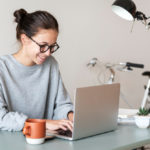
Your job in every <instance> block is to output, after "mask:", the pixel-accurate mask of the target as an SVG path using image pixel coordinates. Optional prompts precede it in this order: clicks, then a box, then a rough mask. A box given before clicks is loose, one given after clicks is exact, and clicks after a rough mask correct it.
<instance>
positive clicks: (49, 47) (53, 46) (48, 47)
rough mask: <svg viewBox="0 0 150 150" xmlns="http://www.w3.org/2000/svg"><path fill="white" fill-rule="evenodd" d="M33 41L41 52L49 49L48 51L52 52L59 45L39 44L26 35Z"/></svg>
mask: <svg viewBox="0 0 150 150" xmlns="http://www.w3.org/2000/svg"><path fill="white" fill-rule="evenodd" d="M28 37H29V38H30V39H31V40H32V41H33V42H34V43H36V44H37V45H38V46H39V47H40V52H41V53H45V52H46V51H48V50H49V49H50V53H51V54H52V53H54V52H56V51H57V50H58V49H59V45H58V44H57V43H54V44H52V45H50V46H49V45H48V44H43V45H41V44H39V43H38V42H36V41H35V40H33V39H32V37H30V36H28Z"/></svg>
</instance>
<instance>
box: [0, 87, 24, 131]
mask: <svg viewBox="0 0 150 150" xmlns="http://www.w3.org/2000/svg"><path fill="white" fill-rule="evenodd" d="M26 119H27V116H26V115H24V114H22V113H18V112H9V111H8V109H7V104H6V102H5V100H4V97H3V93H2V89H1V85H0V130H7V131H21V130H22V128H23V126H24V123H25V120H26Z"/></svg>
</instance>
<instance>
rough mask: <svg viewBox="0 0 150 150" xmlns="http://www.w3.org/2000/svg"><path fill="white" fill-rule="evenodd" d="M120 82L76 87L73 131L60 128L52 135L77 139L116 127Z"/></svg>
mask: <svg viewBox="0 0 150 150" xmlns="http://www.w3.org/2000/svg"><path fill="white" fill-rule="evenodd" d="M119 95H120V84H119V83H113V84H104V85H98V86H89V87H82V88H77V89H76V93H75V101H74V121H73V132H71V131H69V130H68V131H67V132H66V131H63V130H60V132H59V134H54V136H56V137H59V138H63V139H67V140H77V139H81V138H85V137H89V136H93V135H97V134H101V133H105V132H109V131H113V130H115V129H116V128H117V118H118V108H119Z"/></svg>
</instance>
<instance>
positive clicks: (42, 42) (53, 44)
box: [41, 42, 56, 46]
mask: <svg viewBox="0 0 150 150" xmlns="http://www.w3.org/2000/svg"><path fill="white" fill-rule="evenodd" d="M55 43H56V42H54V43H52V44H49V43H47V42H41V44H46V45H48V46H51V45H54V44H55Z"/></svg>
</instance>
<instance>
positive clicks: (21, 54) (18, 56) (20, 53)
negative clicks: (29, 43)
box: [13, 48, 35, 66]
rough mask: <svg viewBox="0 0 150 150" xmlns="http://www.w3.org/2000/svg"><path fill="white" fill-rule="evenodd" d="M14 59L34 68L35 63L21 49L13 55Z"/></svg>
mask: <svg viewBox="0 0 150 150" xmlns="http://www.w3.org/2000/svg"><path fill="white" fill-rule="evenodd" d="M13 56H14V58H15V59H16V60H17V61H18V62H20V63H21V64H23V65H25V66H33V65H35V63H34V62H33V61H32V60H31V58H30V57H29V56H28V55H27V54H26V53H25V51H24V50H23V48H22V49H20V50H19V51H18V52H16V53H14V54H13Z"/></svg>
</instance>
